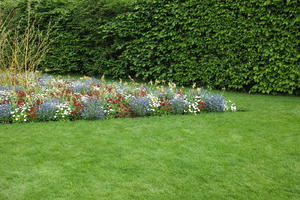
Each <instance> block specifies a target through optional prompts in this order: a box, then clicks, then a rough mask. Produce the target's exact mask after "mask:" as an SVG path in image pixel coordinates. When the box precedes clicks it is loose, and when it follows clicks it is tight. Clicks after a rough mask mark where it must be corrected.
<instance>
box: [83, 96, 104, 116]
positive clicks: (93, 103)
mask: <svg viewBox="0 0 300 200" xmlns="http://www.w3.org/2000/svg"><path fill="white" fill-rule="evenodd" d="M80 115H81V117H82V118H83V119H87V120H96V119H104V118H105V116H106V102H105V101H103V100H101V99H89V100H87V101H85V102H84V109H83V110H82V111H81V113H80Z"/></svg>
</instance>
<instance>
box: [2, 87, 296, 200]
mask: <svg viewBox="0 0 300 200" xmlns="http://www.w3.org/2000/svg"><path fill="white" fill-rule="evenodd" d="M225 96H226V97H229V98H230V99H232V100H233V101H235V102H236V103H237V105H238V106H239V107H240V108H241V109H243V110H246V112H236V113H209V114H200V115H198V116H191V115H190V116H165V117H151V118H135V119H113V120H105V121H77V122H49V123H31V124H11V125H10V124H8V125H0V163H1V164H0V199H8V200H12V199H18V200H23V199H28V200H40V199H43V200H47V199H60V200H62V199H70V200H71V199H72V200H77V199H82V200H87V199H110V200H127V199H128V200H129V199H130V200H132V199H149V200H153V199H161V200H176V199H178V200H182V199H186V200H193V199H195V200H199V199H300V175H299V174H300V148H299V145H300V144H299V141H300V137H299V135H300V98H299V97H283V96H264V95H248V94H239V93H225Z"/></svg>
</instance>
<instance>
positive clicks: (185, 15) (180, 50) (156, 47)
mask: <svg viewBox="0 0 300 200" xmlns="http://www.w3.org/2000/svg"><path fill="white" fill-rule="evenodd" d="M298 3H299V2H298V1H297V0H290V1H286V0H249V1H244V0H230V1H223V0H186V1H183V0H155V1H150V2H149V1H146V2H141V3H139V4H137V5H136V7H135V10H134V11H133V12H129V13H125V14H123V15H120V16H118V17H117V19H116V20H113V21H111V22H110V23H107V24H105V25H104V26H102V27H101V28H100V31H102V34H103V35H104V38H106V39H107V40H111V41H114V42H113V43H112V48H113V49H115V54H116V55H117V56H116V57H117V59H118V60H121V61H122V65H120V66H116V67H119V70H125V71H126V72H130V73H131V74H136V75H137V76H140V77H142V78H145V79H154V78H158V79H164V80H170V81H174V82H177V83H180V84H191V83H193V82H196V83H198V85H204V86H206V85H209V86H212V87H214V88H223V87H225V88H229V89H237V90H247V91H248V90H250V91H252V92H262V93H276V92H285V93H294V92H296V91H297V90H298V89H300V62H299V38H300V37H299V36H300V34H299V33H300V31H299V30H300V26H299V22H300V18H299V14H300V13H299V4H298ZM110 74H118V72H114V71H110Z"/></svg>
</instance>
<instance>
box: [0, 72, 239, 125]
mask: <svg viewBox="0 0 300 200" xmlns="http://www.w3.org/2000/svg"><path fill="white" fill-rule="evenodd" d="M35 80H36V81H33V82H32V83H31V84H30V85H29V86H28V87H26V88H23V87H18V86H9V87H8V86H1V85H0V122H1V123H12V122H30V121H59V120H81V119H86V120H96V119H109V118H121V117H145V116H157V115H169V114H199V113H201V112H224V111H235V110H236V106H235V104H234V103H232V102H231V101H229V100H226V99H225V98H224V97H223V96H222V95H218V94H212V93H211V92H208V91H206V90H203V89H200V88H197V89H196V88H193V89H184V88H177V87H176V85H175V84H172V83H170V84H169V86H168V87H166V86H161V85H158V84H152V83H149V84H138V83H136V82H131V83H127V82H125V83H122V82H121V81H120V82H106V81H105V80H99V79H94V78H89V77H84V78H81V79H64V78H54V77H52V76H41V77H36V79H35Z"/></svg>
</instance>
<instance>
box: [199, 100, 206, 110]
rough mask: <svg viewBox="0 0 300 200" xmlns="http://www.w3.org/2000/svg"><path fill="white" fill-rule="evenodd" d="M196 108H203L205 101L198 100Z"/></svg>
mask: <svg viewBox="0 0 300 200" xmlns="http://www.w3.org/2000/svg"><path fill="white" fill-rule="evenodd" d="M198 108H199V109H200V110H203V109H205V108H206V103H205V102H204V101H200V102H198Z"/></svg>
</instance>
